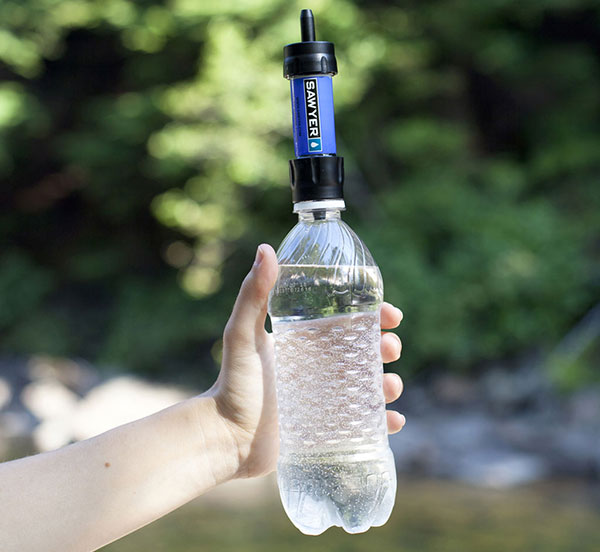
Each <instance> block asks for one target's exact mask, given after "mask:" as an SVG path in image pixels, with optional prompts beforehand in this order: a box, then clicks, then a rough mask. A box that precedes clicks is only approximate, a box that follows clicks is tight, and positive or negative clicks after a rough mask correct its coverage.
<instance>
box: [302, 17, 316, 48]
mask: <svg viewBox="0 0 600 552" xmlns="http://www.w3.org/2000/svg"><path fill="white" fill-rule="evenodd" d="M300 36H301V38H302V42H314V41H315V40H316V35H315V18H314V16H313V12H312V10H302V11H301V12H300Z"/></svg>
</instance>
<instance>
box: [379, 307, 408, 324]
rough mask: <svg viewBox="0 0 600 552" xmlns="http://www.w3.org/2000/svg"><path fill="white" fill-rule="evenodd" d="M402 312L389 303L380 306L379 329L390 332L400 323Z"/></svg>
mask: <svg viewBox="0 0 600 552" xmlns="http://www.w3.org/2000/svg"><path fill="white" fill-rule="evenodd" d="M402 316H403V315H402V311H401V310H400V309H399V308H396V307H394V305H391V304H390V303H383V304H382V305H381V329H382V330H391V329H392V328H395V327H396V326H398V325H399V324H400V322H402Z"/></svg>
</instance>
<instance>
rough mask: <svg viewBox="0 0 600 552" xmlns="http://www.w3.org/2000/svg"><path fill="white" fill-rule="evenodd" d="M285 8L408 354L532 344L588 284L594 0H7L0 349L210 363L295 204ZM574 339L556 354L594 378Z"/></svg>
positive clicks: (594, 163) (597, 12)
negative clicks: (323, 57) (315, 51)
mask: <svg viewBox="0 0 600 552" xmlns="http://www.w3.org/2000/svg"><path fill="white" fill-rule="evenodd" d="M304 7H311V8H312V9H313V10H314V11H315V15H316V19H317V38H320V39H326V40H330V41H333V42H335V45H336V51H337V57H338V64H339V75H338V76H336V77H335V79H334V96H335V104H336V113H337V135H338V152H339V154H340V155H343V156H344V157H345V159H346V168H347V171H346V172H347V184H346V198H347V206H348V211H347V214H346V215H345V219H346V220H347V221H348V222H349V223H350V224H351V225H352V226H353V228H354V229H355V230H356V231H357V233H358V234H359V235H360V236H361V237H362V238H363V239H364V241H365V242H366V243H367V245H368V246H369V248H370V249H371V251H372V252H373V254H374V256H375V258H376V259H377V261H378V262H379V263H380V266H381V270H382V273H383V277H384V281H385V285H386V299H387V300H389V301H391V302H394V303H395V304H397V305H399V306H400V307H401V308H402V309H403V310H404V313H405V320H406V321H405V323H404V327H403V328H402V330H401V334H402V337H403V340H404V342H405V352H404V356H403V365H402V369H403V371H404V373H405V374H410V373H418V372H421V373H428V372H430V371H434V370H437V369H444V370H457V371H462V372H472V371H474V370H477V369H479V368H480V367H482V366H483V367H484V366H487V365H489V364H490V363H493V362H497V361H508V362H510V361H511V359H515V358H518V357H521V356H523V355H528V354H531V353H532V352H533V353H536V354H540V353H541V354H542V355H545V354H546V353H552V351H553V350H554V348H555V346H556V344H557V343H559V342H560V340H561V339H562V337H563V336H564V335H565V334H567V332H568V331H569V330H570V328H572V327H573V326H574V325H575V324H576V323H577V322H578V321H579V320H580V319H581V318H582V317H583V316H584V315H585V313H586V312H587V311H588V310H589V309H590V308H591V307H593V306H594V305H595V304H596V303H597V302H598V299H599V295H600V294H599V290H598V283H599V278H598V274H599V271H598V261H599V248H598V245H599V241H598V229H599V227H600V220H599V218H600V194H599V192H598V174H599V171H600V153H599V152H600V7H599V5H598V3H597V2H595V1H592V0H587V1H586V0H569V1H561V0H530V1H527V2H523V1H516V0H515V1H511V0H493V1H485V2H482V1H480V0H440V1H413V2H410V1H405V2H397V3H394V4H393V5H392V4H390V3H388V2H378V1H374V2H373V1H370V2H366V1H364V2H349V1H344V0H315V1H313V2H312V4H311V5H310V6H306V5H304V3H303V4H300V3H298V2H288V1H286V0H261V1H258V0H245V1H243V0H219V1H212V0H203V1H196V0H171V1H167V2H160V1H150V0H147V1H136V2H133V1H127V0H103V1H100V0H97V1H94V0H60V1H59V0H18V1H16V0H14V1H12V0H3V1H2V2H1V3H0V79H1V83H0V179H1V181H2V186H1V187H0V205H1V206H2V217H1V218H0V236H1V239H2V249H1V252H0V297H1V298H2V308H1V309H0V348H1V350H2V351H3V352H4V353H5V354H6V353H14V354H32V353H45V354H51V355H66V356H72V357H73V356H76V357H83V358H85V359H87V360H90V361H92V362H93V363H95V364H97V365H98V366H103V367H110V366H113V367H116V368H118V369H125V370H135V371H143V372H146V373H153V374H154V375H160V376H165V377H174V376H175V375H176V374H179V373H184V372H186V371H189V370H190V369H194V370H199V375H198V377H199V378H200V379H201V381H202V382H203V383H208V382H210V381H211V379H212V378H213V377H214V374H215V371H216V365H217V363H218V360H219V355H220V347H221V345H220V335H221V332H222V328H223V326H224V323H225V321H226V319H227V317H228V314H229V312H230V309H231V306H232V303H233V300H234V297H235V294H236V292H237V288H238V286H239V284H240V282H241V280H242V278H243V276H244V274H245V273H246V271H247V270H248V269H249V267H250V265H251V263H252V259H253V256H254V251H255V248H256V246H257V244H258V243H260V242H263V241H267V242H269V243H271V244H273V245H275V246H276V245H277V244H278V243H279V242H280V241H281V239H282V238H283V237H284V235H285V233H286V232H287V231H288V229H289V228H290V227H291V226H292V225H293V224H294V222H295V221H294V217H293V216H292V214H291V204H290V199H291V197H290V192H289V189H288V187H287V186H288V167H287V160H288V159H289V158H291V157H292V156H293V144H292V141H291V115H290V106H289V91H288V83H287V82H286V81H285V80H284V79H283V78H282V46H283V45H284V44H286V43H289V42H294V41H297V40H299V24H298V13H299V9H300V8H304ZM590 348H591V349H592V351H591V352H590ZM593 349H594V347H593V344H592V346H591V347H588V346H587V345H586V346H584V347H583V350H580V351H579V352H578V353H577V354H576V355H571V356H570V357H568V358H566V359H564V358H563V359H559V360H560V361H557V362H554V363H553V364H552V366H551V370H550V371H551V374H552V376H553V377H554V378H555V379H556V381H557V382H558V383H559V384H560V385H563V386H566V387H574V386H577V385H580V384H581V383H585V382H587V381H589V380H590V379H593V378H594V374H593V370H592V364H593V362H592V360H591V359H592V358H594V355H596V357H597V351H596V352H594V350H593ZM567 356H568V355H567ZM199 366H200V367H204V368H200V369H199V368H198V367H199Z"/></svg>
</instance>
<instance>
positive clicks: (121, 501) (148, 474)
mask: <svg viewBox="0 0 600 552" xmlns="http://www.w3.org/2000/svg"><path fill="white" fill-rule="evenodd" d="M237 469H238V456H237V449H236V447H235V443H234V441H233V439H232V437H231V433H230V432H229V431H228V429H227V426H226V425H225V422H224V421H223V420H222V419H221V417H220V416H219V414H218V412H217V409H216V406H215V403H214V400H213V399H212V398H211V397H210V396H201V397H196V398H193V399H190V400H188V401H185V402H183V403H180V404H177V405H175V406H173V407H171V408H168V409H166V410H163V411H161V412H158V413H156V414H154V415H152V416H148V417H147V418H143V419H141V420H137V421H135V422H132V423H130V424H127V425H124V426H120V427H118V428H115V429H113V430H111V431H108V432H106V433H103V434H102V435H99V436H98V437H94V438H92V439H88V440H86V441H81V442H79V443H75V444H73V445H70V446H68V447H65V448H63V449H60V450H57V451H54V452H50V453H46V454H40V455H37V456H31V457H29V458H24V459H20V460H15V461H13V462H8V463H5V464H2V465H0V549H2V550H3V551H4V552H12V551H15V552H16V551H18V552H28V551H32V552H33V551H37V550H44V551H48V552H50V551H54V550H56V551H59V550H60V551H61V552H65V551H73V552H76V551H89V550H95V549H97V548H99V547H101V546H103V545H105V544H107V543H109V542H112V541H113V540H115V539H117V538H119V537H121V536H123V535H125V534H127V533H130V532H131V531H134V530H135V529H137V528H139V527H142V526H143V525H146V524H147V523H150V522H151V521H153V520H155V519H156V518H158V517H160V516H162V515H164V514H166V513H167V512H169V511H171V510H173V509H175V508H177V507H178V506H180V505H182V504H184V503H186V502H188V501H189V500H191V499H193V498H195V497H196V496H198V495H199V494H202V493H203V492H205V491H207V490H208V489H210V488H212V487H214V486H215V485H217V484H218V483H221V482H223V481H225V480H227V479H229V478H231V477H233V476H234V474H235V472H236V471H237Z"/></svg>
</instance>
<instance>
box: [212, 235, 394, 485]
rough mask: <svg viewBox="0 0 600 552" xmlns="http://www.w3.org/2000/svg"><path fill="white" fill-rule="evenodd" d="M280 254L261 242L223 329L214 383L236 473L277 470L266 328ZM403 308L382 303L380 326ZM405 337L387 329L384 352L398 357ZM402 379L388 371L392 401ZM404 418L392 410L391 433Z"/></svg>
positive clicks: (387, 358) (387, 357)
mask: <svg viewBox="0 0 600 552" xmlns="http://www.w3.org/2000/svg"><path fill="white" fill-rule="evenodd" d="M277 272H278V265H277V256H276V254H275V251H274V250H273V248H272V247H271V246H270V245H267V244H262V245H260V246H259V248H258V250H257V254H256V260H255V261H254V265H253V266H252V270H251V271H250V273H249V274H248V275H247V276H246V278H245V280H244V282H243V283H242V287H241V289H240V292H239V294H238V297H237V300H236V302H235V305H234V307H233V312H232V314H231V317H230V318H229V321H228V322H227V325H226V327H225V332H224V334H223V362H222V365H221V372H220V373H219V377H218V379H217V381H216V382H215V385H214V386H213V388H212V389H211V394H212V395H213V396H214V398H215V401H216V404H217V408H218V411H219V413H220V415H221V417H222V418H223V419H224V421H225V422H226V424H227V426H228V427H229V429H230V431H231V434H232V437H233V439H234V441H235V443H236V444H237V450H238V455H239V469H238V471H237V474H236V475H237V477H256V476H259V475H264V474H267V473H269V472H271V471H273V470H274V469H275V467H276V463H277V455H278V449H279V437H278V425H277V401H276V396H275V353H274V341H273V336H272V334H269V333H267V332H266V331H265V329H264V325H265V319H266V316H267V301H268V296H269V292H270V291H271V288H272V287H273V285H274V284H275V281H276V280H277ZM401 320H402V312H401V311H400V310H399V309H397V308H396V307H394V306H392V305H390V304H389V303H384V304H383V305H382V308H381V328H382V329H388V330H389V329H392V328H395V327H396V326H398V325H399V324H400V322H401ZM401 350H402V343H401V342H400V338H399V337H398V336H397V335H396V334H394V333H391V332H382V336H381V357H382V359H383V362H393V361H394V360H397V359H398V358H399V357H400V352H401ZM402 389H403V385H402V380H401V379H400V376H398V375H397V374H385V375H384V378H383V392H384V396H385V400H386V402H387V403H390V402H393V401H395V400H396V399H397V398H398V397H399V396H400V394H401V393H402ZM404 423H405V418H404V416H403V415H402V414H399V413H398V412H396V411H391V410H388V411H387V425H388V431H389V433H396V432H398V431H400V430H401V429H402V427H403V426H404Z"/></svg>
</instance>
